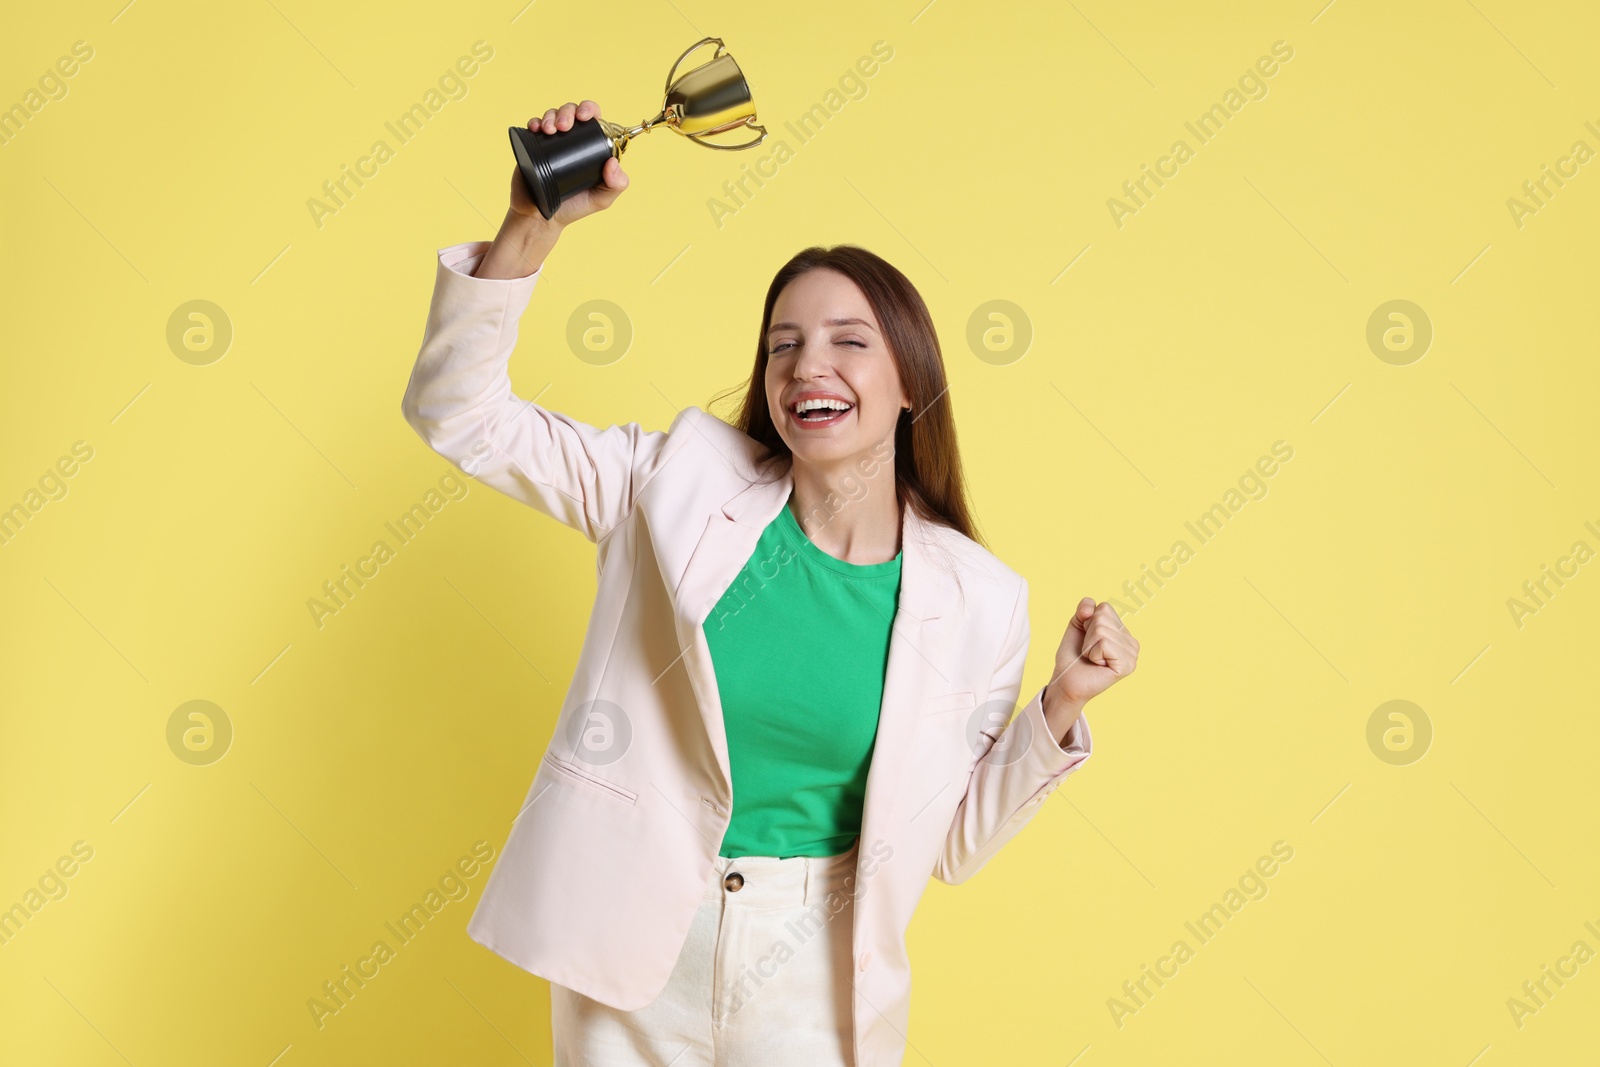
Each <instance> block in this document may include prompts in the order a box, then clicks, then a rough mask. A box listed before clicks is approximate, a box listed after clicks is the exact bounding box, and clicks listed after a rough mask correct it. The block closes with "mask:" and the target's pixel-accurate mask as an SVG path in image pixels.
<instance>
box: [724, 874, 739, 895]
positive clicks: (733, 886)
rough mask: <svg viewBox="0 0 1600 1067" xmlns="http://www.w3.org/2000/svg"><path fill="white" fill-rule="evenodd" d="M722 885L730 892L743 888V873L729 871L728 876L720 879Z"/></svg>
mask: <svg viewBox="0 0 1600 1067" xmlns="http://www.w3.org/2000/svg"><path fill="white" fill-rule="evenodd" d="M722 886H723V888H724V889H726V890H727V891H728V892H730V893H737V892H738V891H739V890H740V889H743V888H744V875H742V874H740V873H739V872H738V871H730V872H729V873H728V877H726V878H724V879H723V880H722Z"/></svg>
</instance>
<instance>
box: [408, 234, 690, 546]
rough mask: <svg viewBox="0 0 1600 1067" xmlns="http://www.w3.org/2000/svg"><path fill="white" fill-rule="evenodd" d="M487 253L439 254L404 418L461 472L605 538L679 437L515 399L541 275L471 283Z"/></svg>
mask: <svg viewBox="0 0 1600 1067" xmlns="http://www.w3.org/2000/svg"><path fill="white" fill-rule="evenodd" d="M488 248H489V242H488V241H471V242H467V243H464V244H458V245H452V246H450V247H449V248H443V249H440V250H439V262H438V265H437V268H436V274H435V277H434V287H433V302H432V305H431V306H430V307H429V309H428V322H427V328H426V330H425V331H424V333H423V338H422V348H421V350H420V351H419V352H418V353H417V360H416V364H415V365H414V366H413V367H412V369H411V378H410V381H409V382H408V383H407V384H406V392H405V397H404V398H403V400H402V401H401V405H400V410H401V413H402V414H403V415H404V416H405V420H406V422H408V423H410V425H411V427H412V429H414V430H415V431H416V432H417V434H418V435H419V436H420V437H421V438H422V439H423V440H424V441H426V442H427V444H428V447H429V448H432V449H433V450H434V451H435V452H438V453H439V454H440V455H442V456H444V457H445V458H446V459H448V460H450V462H451V463H453V464H455V465H456V466H457V467H459V468H460V469H461V471H462V472H463V473H465V474H468V475H470V476H472V477H473V478H476V479H477V480H478V481H480V482H482V483H483V484H485V485H488V486H490V487H491V488H493V489H496V490H499V491H500V492H502V493H504V494H506V495H507V496H509V497H511V498H513V499H515V500H519V501H521V502H522V503H524V504H527V505H529V506H531V507H533V508H536V509H537V510H539V511H542V512H544V513H545V514H546V515H550V516H552V517H553V518H556V519H559V520H560V521H561V522H563V523H565V524H566V525H568V526H571V527H573V528H575V529H578V530H581V531H583V534H584V536H585V537H587V538H588V539H589V540H590V541H599V540H600V538H602V537H604V536H605V535H606V534H607V533H609V532H610V531H611V530H612V529H614V528H615V527H616V526H617V525H618V524H619V523H621V522H622V520H623V519H625V518H626V517H627V516H628V513H629V512H630V511H631V510H632V508H633V504H634V501H635V499H636V498H637V496H638V494H639V490H640V489H641V488H642V487H643V486H644V484H645V483H646V482H648V481H649V479H650V477H651V476H652V475H653V474H654V472H655V470H656V469H657V468H658V467H659V466H660V464H661V463H663V462H664V461H665V459H666V458H667V442H668V439H669V437H670V436H671V430H653V431H651V430H645V429H643V428H642V427H641V426H640V425H639V424H638V423H636V422H631V423H628V424H626V425H623V426H617V425H612V426H607V427H605V428H604V429H600V428H597V427H594V426H590V425H588V424H587V423H583V422H579V421H578V420H577V419H573V418H571V417H569V416H566V415H562V414H560V413H559V412H555V411H550V410H548V409H546V408H543V407H540V406H539V405H538V404H535V403H534V402H532V401H531V400H524V399H523V398H521V397H519V396H517V395H516V394H515V393H514V392H512V390H511V377H510V374H509V373H508V371H507V365H508V364H509V362H510V360H511V353H512V351H513V350H514V349H515V348H516V346H517V325H518V320H519V319H520V318H521V316H522V313H523V310H524V309H525V308H526V307H527V304H528V300H529V298H530V297H531V296H532V295H533V290H534V287H535V285H537V284H538V280H539V277H540V274H541V272H542V267H541V269H540V270H536V271H534V272H533V273H532V274H530V275H528V276H527V277H525V278H477V277H473V274H472V272H473V271H474V270H476V269H477V266H478V264H479V263H480V262H481V261H482V258H483V255H484V253H485V252H487V251H488ZM686 414H687V412H685V413H680V414H679V416H678V419H679V420H681V419H682V418H684V417H685V415H686ZM677 421H678V420H674V422H673V427H674V428H676V426H677Z"/></svg>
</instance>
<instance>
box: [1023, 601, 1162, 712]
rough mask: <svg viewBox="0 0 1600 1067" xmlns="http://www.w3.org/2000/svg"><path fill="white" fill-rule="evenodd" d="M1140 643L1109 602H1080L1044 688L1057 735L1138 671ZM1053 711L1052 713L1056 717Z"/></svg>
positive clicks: (1047, 710) (1046, 706)
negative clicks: (1117, 683) (1094, 700)
mask: <svg viewBox="0 0 1600 1067" xmlns="http://www.w3.org/2000/svg"><path fill="white" fill-rule="evenodd" d="M1138 662H1139V642H1138V641H1137V640H1136V639H1135V638H1134V636H1133V635H1132V634H1130V633H1129V632H1128V628H1127V627H1126V626H1124V625H1123V624H1122V620H1121V619H1120V618H1118V617H1117V612H1116V609H1115V608H1113V607H1112V606H1111V605H1110V604H1107V603H1100V604H1096V603H1095V601H1094V598H1093V597H1087V596H1086V597H1084V598H1083V599H1082V600H1080V601H1079V602H1078V610H1077V611H1076V612H1074V613H1073V616H1072V621H1071V622H1070V623H1068V625H1067V632H1066V633H1065V634H1063V635H1062V637H1061V647H1060V648H1058V649H1056V669H1055V673H1054V674H1053V675H1052V676H1051V679H1050V683H1049V685H1048V686H1046V691H1045V711H1046V716H1047V718H1048V719H1049V720H1050V725H1051V728H1052V729H1056V728H1057V727H1059V728H1060V729H1059V730H1056V736H1057V737H1061V736H1063V735H1064V733H1065V731H1066V729H1067V728H1068V727H1070V726H1071V725H1072V723H1073V722H1074V721H1076V719H1077V717H1078V712H1080V711H1082V710H1083V705H1084V704H1086V703H1088V702H1089V701H1090V700H1091V699H1092V698H1094V697H1097V696H1099V695H1100V694H1101V693H1104V692H1105V691H1106V690H1107V689H1109V688H1110V687H1111V684H1112V683H1113V682H1115V681H1117V680H1118V679H1119V678H1126V677H1127V676H1128V675H1130V674H1132V673H1133V669H1134V667H1135V666H1137V665H1138ZM1052 716H1053V717H1052Z"/></svg>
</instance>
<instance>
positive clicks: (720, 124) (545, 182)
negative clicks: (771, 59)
mask: <svg viewBox="0 0 1600 1067" xmlns="http://www.w3.org/2000/svg"><path fill="white" fill-rule="evenodd" d="M708 44H715V45H716V46H717V51H716V54H715V55H714V56H713V57H712V58H711V59H709V60H707V61H706V62H705V63H703V64H701V65H700V66H698V67H695V68H694V69H693V70H687V71H684V73H683V74H681V75H680V74H678V67H679V65H681V64H682V63H683V61H684V60H685V59H687V58H689V53H690V52H693V51H694V50H695V49H697V48H700V47H702V46H704V45H708ZM755 117H756V105H755V102H754V100H752V99H751V94H750V85H749V83H748V82H746V81H745V80H744V74H743V73H742V72H741V71H740V70H739V64H738V63H735V62H734V59H733V57H732V56H731V55H729V54H728V53H727V51H726V46H725V45H724V44H723V43H722V38H720V37H707V38H704V39H703V40H700V41H697V42H695V43H694V44H692V45H690V46H689V48H688V51H685V52H684V53H683V55H681V56H679V57H678V62H677V63H674V64H673V65H672V70H670V71H668V72H667V88H666V102H665V103H664V104H663V105H662V108H661V113H660V114H658V115H656V117H655V118H653V119H647V120H646V121H644V122H642V123H640V124H639V125H637V126H626V127H625V126H621V125H618V124H617V123H615V122H608V121H606V120H605V119H601V118H595V119H585V120H583V121H582V122H574V123H573V124H572V129H570V130H557V131H556V132H555V133H545V132H544V131H542V130H530V129H528V128H527V127H526V126H512V127H511V128H510V132H511V151H512V153H513V154H515V155H516V157H517V170H518V171H519V172H521V174H522V183H523V185H525V186H527V189H528V195H529V196H531V197H532V198H533V202H534V203H535V204H537V205H538V206H539V214H541V215H543V216H544V217H545V218H547V219H548V218H550V217H551V216H552V215H554V214H555V213H556V209H557V208H559V207H560V206H561V201H562V199H563V198H564V197H567V196H570V195H572V194H573V193H578V192H582V191H583V190H585V189H591V188H593V187H594V186H596V185H599V184H600V182H601V177H600V172H601V170H602V168H604V167H605V163H606V157H608V156H616V157H617V159H619V160H620V159H621V158H622V153H623V151H624V150H625V149H626V148H627V147H628V142H630V141H632V140H633V139H634V138H635V137H637V136H639V135H640V134H642V133H646V132H648V131H650V130H651V129H654V128H655V127H657V126H667V127H670V128H671V129H673V130H676V131H677V132H678V133H681V134H682V135H683V136H685V137H687V138H689V140H691V141H693V142H695V143H696V144H701V145H704V146H705V147H707V148H716V149H719V150H721V151H726V152H738V151H742V150H743V149H746V148H754V147H755V146H756V145H758V144H760V143H761V142H762V141H764V140H766V137H767V128H766V127H765V126H757V125H756V124H755V121H754V119H755ZM741 126H748V127H750V128H751V129H755V130H760V131H761V136H760V137H757V138H756V139H755V140H753V141H747V142H745V143H744V144H715V143H713V142H711V141H707V140H704V139H703V138H705V137H707V136H710V135H714V134H719V133H728V132H730V131H732V130H735V129H738V128H739V127H741Z"/></svg>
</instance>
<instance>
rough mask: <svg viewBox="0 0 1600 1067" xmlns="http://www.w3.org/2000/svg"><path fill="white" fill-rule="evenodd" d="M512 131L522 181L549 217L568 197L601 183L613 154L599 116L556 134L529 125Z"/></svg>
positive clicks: (512, 148)
mask: <svg viewBox="0 0 1600 1067" xmlns="http://www.w3.org/2000/svg"><path fill="white" fill-rule="evenodd" d="M510 133H511V152H512V154H513V155H515V156H516V157H517V170H518V171H519V172H520V173H521V174H522V184H523V185H524V186H526V187H527V190H528V195H529V196H530V197H532V198H533V202H534V203H535V204H536V205H538V208H539V214H541V215H543V216H544V217H545V218H547V219H548V218H551V217H552V216H554V215H555V213H556V210H557V209H558V208H559V207H561V202H562V201H563V200H565V199H566V198H567V197H569V196H571V195H573V194H574V193H581V192H582V191H583V190H585V189H593V188H594V187H595V186H596V185H599V184H600V183H601V180H602V178H601V171H602V170H603V169H604V168H605V165H606V160H607V159H609V158H610V157H611V155H612V152H611V140H610V138H608V137H607V136H606V131H605V129H604V128H603V127H602V126H601V125H600V123H599V121H598V120H596V119H584V120H583V121H582V122H574V123H573V124H572V129H570V130H558V131H557V132H555V133H545V132H544V131H543V130H530V129H528V128H527V127H526V126H512V127H510Z"/></svg>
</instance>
